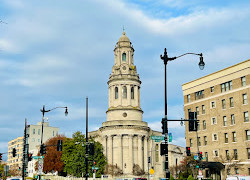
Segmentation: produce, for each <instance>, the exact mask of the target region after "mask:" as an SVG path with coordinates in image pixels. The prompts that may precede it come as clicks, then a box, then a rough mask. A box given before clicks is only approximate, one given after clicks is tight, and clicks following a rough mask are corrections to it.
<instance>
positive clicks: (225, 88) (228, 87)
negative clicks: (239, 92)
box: [221, 81, 233, 92]
mask: <svg viewBox="0 0 250 180" xmlns="http://www.w3.org/2000/svg"><path fill="white" fill-rule="evenodd" d="M232 86H233V84H232V81H228V82H225V83H223V84H221V92H225V91H229V90H232V89H233V88H232Z"/></svg>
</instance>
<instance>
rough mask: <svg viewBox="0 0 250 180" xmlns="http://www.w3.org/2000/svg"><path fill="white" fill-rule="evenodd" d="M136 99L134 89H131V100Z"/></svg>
mask: <svg viewBox="0 0 250 180" xmlns="http://www.w3.org/2000/svg"><path fill="white" fill-rule="evenodd" d="M134 98H135V93H134V87H131V99H134Z"/></svg>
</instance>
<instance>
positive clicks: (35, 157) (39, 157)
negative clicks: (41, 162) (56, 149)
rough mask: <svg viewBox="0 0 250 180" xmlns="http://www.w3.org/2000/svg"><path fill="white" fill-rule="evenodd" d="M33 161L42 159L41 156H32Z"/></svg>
mask: <svg viewBox="0 0 250 180" xmlns="http://www.w3.org/2000/svg"><path fill="white" fill-rule="evenodd" d="M32 158H33V159H43V156H32Z"/></svg>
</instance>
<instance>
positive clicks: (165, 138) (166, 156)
mask: <svg viewBox="0 0 250 180" xmlns="http://www.w3.org/2000/svg"><path fill="white" fill-rule="evenodd" d="M188 54H191V55H196V56H200V62H199V64H198V65H199V68H200V69H201V70H203V69H204V67H205V63H204V61H203V56H202V53H200V54H196V53H185V54H182V55H180V56H176V57H168V54H167V49H166V48H165V49H164V55H163V56H162V55H160V58H161V59H162V60H163V62H164V65H165V117H164V121H165V123H164V125H165V126H166V127H165V137H164V140H165V144H166V153H165V171H166V179H170V171H169V166H168V119H167V63H168V61H173V60H175V59H177V58H180V57H182V56H185V55H188ZM163 128H164V127H163ZM163 132H164V131H163Z"/></svg>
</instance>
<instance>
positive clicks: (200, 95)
mask: <svg viewBox="0 0 250 180" xmlns="http://www.w3.org/2000/svg"><path fill="white" fill-rule="evenodd" d="M202 98H204V90H201V91H198V92H195V100H197V99H202Z"/></svg>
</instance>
